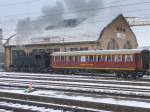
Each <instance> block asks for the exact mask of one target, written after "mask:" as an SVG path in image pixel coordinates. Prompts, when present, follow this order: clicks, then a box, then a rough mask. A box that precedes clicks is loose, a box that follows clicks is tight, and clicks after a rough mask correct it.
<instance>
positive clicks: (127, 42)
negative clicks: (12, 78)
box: [5, 15, 138, 71]
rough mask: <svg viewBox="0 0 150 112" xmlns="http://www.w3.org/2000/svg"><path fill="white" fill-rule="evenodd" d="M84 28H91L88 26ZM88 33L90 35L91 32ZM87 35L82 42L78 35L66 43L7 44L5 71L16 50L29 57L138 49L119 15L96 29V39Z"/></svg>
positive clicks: (128, 27)
mask: <svg viewBox="0 0 150 112" xmlns="http://www.w3.org/2000/svg"><path fill="white" fill-rule="evenodd" d="M97 24H98V23H96V25H97ZM86 27H91V26H90V25H89V26H86ZM92 27H94V26H92ZM67 30H68V29H67ZM81 30H82V29H80V31H81ZM83 30H84V29H83ZM57 32H59V31H57ZM57 32H55V33H54V32H52V34H57ZM63 32H64V31H63ZM63 32H62V34H63ZM68 32H69V31H68ZM68 32H66V33H68ZM64 33H65V32H64ZM88 33H91V34H92V32H88ZM88 33H86V34H84V41H83V39H82V37H83V36H81V37H80V35H78V36H77V37H74V38H76V40H77V41H67V37H65V40H63V41H62V42H50V43H49V42H47V43H38V44H37V43H36V44H33V43H30V44H24V45H22V46H17V45H11V44H10V43H8V44H7V45H5V68H6V70H7V71H10V67H11V66H12V65H13V64H14V62H13V51H18V50H21V51H23V52H24V53H25V54H28V55H30V54H32V53H33V52H38V53H40V52H45V53H49V54H50V53H52V52H66V51H85V50H107V49H108V50H110V49H135V48H137V47H138V43H137V40H136V37H135V35H134V33H133V31H132V30H131V28H130V26H129V24H128V22H127V21H126V19H125V18H124V17H123V15H119V16H117V17H116V18H115V19H112V20H111V21H110V22H108V23H106V24H105V25H103V28H100V27H98V28H97V35H98V36H97V37H96V36H95V35H93V36H91V35H90V34H89V35H90V36H89V35H88ZM76 34H77V33H76ZM72 35H73V34H72ZM57 36H58V35H57ZM69 36H70V35H69ZM69 36H68V38H69ZM60 37H61V33H60ZM89 37H90V39H88V38H89ZM92 38H93V39H92ZM74 40H75V39H74Z"/></svg>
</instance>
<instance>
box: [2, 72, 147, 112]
mask: <svg viewBox="0 0 150 112" xmlns="http://www.w3.org/2000/svg"><path fill="white" fill-rule="evenodd" d="M0 74H1V76H0V89H1V91H2V92H0V97H8V98H11V97H10V96H7V95H6V94H15V93H14V92H12V91H13V90H19V89H21V90H23V89H25V88H27V86H28V85H29V82H32V84H33V88H35V89H36V90H37V91H45V90H46V91H49V90H52V91H59V92H60V93H61V92H62V93H65V92H67V93H66V94H65V95H66V97H69V95H70V96H72V95H73V94H75V93H76V94H78V95H81V94H82V95H83V96H81V97H85V99H86V96H90V97H93V98H94V96H97V95H100V94H101V95H106V96H105V97H110V96H111V97H112V99H113V97H115V99H116V100H119V98H118V99H117V97H118V96H120V97H125V99H128V100H129V101H137V102H146V103H148V104H149V103H150V87H149V85H150V83H149V82H148V81H130V80H117V79H115V78H111V79H109V78H105V77H97V76H92V77H91V76H68V77H67V76H66V75H60V77H59V75H50V76H49V75H48V74H44V75H43V76H42V75H41V74H37V75H36V74H25V73H22V74H20V76H19V73H17V74H16V75H15V73H4V74H3V73H0ZM8 89H10V93H7V92H8V91H3V90H8ZM11 90H12V91H11ZM3 93H5V96H3ZM40 94H41V95H42V97H41V99H42V100H43V98H45V95H47V94H45V93H40ZM43 95H44V96H43ZM50 95H51V94H50ZM19 96H20V95H19ZM29 96H30V95H28V98H27V99H28V100H29V99H32V98H31V97H29ZM52 96H53V95H52ZM58 96H59V95H58ZM24 97H27V96H24ZM33 97H35V96H33ZM46 97H47V96H46ZM47 98H52V99H53V100H52V99H50V100H52V101H54V102H46V103H52V104H53V103H54V104H59V103H58V102H57V103H56V102H55V101H57V98H56V96H55V97H47ZM87 98H88V97H87ZM15 99H16V98H15ZM58 99H59V100H60V99H61V100H62V98H58ZM125 99H121V100H125ZM19 100H20V99H19ZM21 100H26V99H21ZM72 100H73V101H72V102H77V104H79V103H80V104H82V103H83V104H82V105H84V104H86V105H84V106H81V107H80V106H79V105H77V104H74V103H72V105H73V106H75V107H80V109H83V111H85V110H84V109H87V107H90V105H101V106H100V107H99V108H98V106H97V107H94V106H93V107H91V108H90V110H88V111H89V112H90V111H91V112H92V111H98V112H100V111H101V110H102V112H103V110H107V111H114V112H126V111H125V110H126V109H129V110H128V112H130V111H131V110H132V111H131V112H133V111H135V110H137V109H138V110H139V112H143V111H144V112H148V110H149V108H142V107H140V108H139V107H134V106H128V105H126V106H125V105H118V104H109V103H103V102H92V101H80V99H78V100H76V99H72ZM29 101H32V100H29ZM35 101H36V100H35ZM63 101H66V102H65V103H68V102H70V101H71V100H70V99H63ZM63 101H59V102H60V103H61V104H63V103H64V102H63ZM78 101H80V102H78ZM36 102H39V101H36ZM42 102H45V101H42ZM87 102H88V103H89V104H87ZM96 103H97V104H96ZM68 104H69V103H68ZM59 105H60V104H59ZM0 106H1V105H0ZM31 106H32V105H31ZM44 107H45V106H44ZM69 107H70V105H69ZM106 107H107V108H108V109H106ZM114 107H115V108H116V109H117V110H114V109H113V108H114ZM51 108H52V107H51ZM121 108H122V110H124V111H121ZM4 109H6V108H4ZM78 109H79V108H78ZM93 109H98V110H93ZM62 110H63V108H62ZM73 111H75V110H73ZM86 111H87V110H86ZM86 111H85V112H86ZM88 111H87V112H88ZM21 112H22V111H21ZM79 112H80V111H79ZM81 112H82V111H81Z"/></svg>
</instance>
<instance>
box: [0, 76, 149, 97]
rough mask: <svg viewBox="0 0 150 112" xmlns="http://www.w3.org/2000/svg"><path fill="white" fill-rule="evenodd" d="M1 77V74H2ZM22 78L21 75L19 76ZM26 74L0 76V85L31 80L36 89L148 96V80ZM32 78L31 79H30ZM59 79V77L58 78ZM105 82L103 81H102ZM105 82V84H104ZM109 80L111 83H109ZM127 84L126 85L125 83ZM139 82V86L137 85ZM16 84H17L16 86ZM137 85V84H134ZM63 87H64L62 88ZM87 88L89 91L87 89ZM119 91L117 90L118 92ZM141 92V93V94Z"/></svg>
mask: <svg viewBox="0 0 150 112" xmlns="http://www.w3.org/2000/svg"><path fill="white" fill-rule="evenodd" d="M2 77H3V76H2ZM20 78H22V76H21V77H20ZM29 78H30V77H29V76H28V77H27V79H25V78H24V80H22V79H19V76H17V78H16V76H14V77H9V76H8V77H5V78H0V81H1V82H0V85H1V86H7V87H9V86H14V87H24V88H25V87H27V86H28V83H29V82H30V81H32V83H33V87H34V88H36V89H45V90H59V89H60V90H65V91H74V92H82V93H84V92H85V93H86V92H89V93H97V94H99V93H101V94H102V93H103V94H114V95H118V94H120V95H122V96H127V95H126V93H130V94H128V96H134V95H135V96H140V97H145V96H144V94H146V97H147V98H148V97H149V96H150V95H149V92H150V88H149V87H148V86H149V82H142V83H141V82H134V83H133V82H131V81H118V80H116V81H115V80H114V81H111V80H102V81H101V80H99V81H97V79H96V81H95V79H94V80H93V81H92V82H91V79H90V82H88V81H87V82H82V80H80V81H79V80H77V79H74V80H69V79H68V78H67V81H66V80H64V79H66V78H62V80H63V81H62V80H61V81H60V80H58V81H56V80H53V78H52V79H47V80H43V79H42V78H41V79H40V80H35V78H33V77H31V78H30V79H29ZM32 78H33V79H32ZM58 79H59V78H58ZM104 82H105V83H104ZM106 82H107V84H106ZM109 82H111V83H109ZM127 84H128V85H127ZM132 84H134V85H132ZM139 84H141V86H139ZM16 85H17V86H16ZM135 85H138V86H135ZM143 85H145V86H143ZM64 87H65V88H64ZM88 90H89V91H88ZM118 91H119V92H118ZM136 92H138V93H139V94H140V95H136ZM142 94H143V95H142Z"/></svg>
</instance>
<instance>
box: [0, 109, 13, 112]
mask: <svg viewBox="0 0 150 112" xmlns="http://www.w3.org/2000/svg"><path fill="white" fill-rule="evenodd" d="M0 112H13V111H9V110H4V109H0Z"/></svg>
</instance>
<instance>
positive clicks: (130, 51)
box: [51, 49, 143, 56]
mask: <svg viewBox="0 0 150 112" xmlns="http://www.w3.org/2000/svg"><path fill="white" fill-rule="evenodd" d="M142 51H143V50H142V49H121V50H90V51H69V52H54V53H52V54H51V55H52V56H68V55H69V56H74V55H107V54H135V53H141V52H142Z"/></svg>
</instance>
